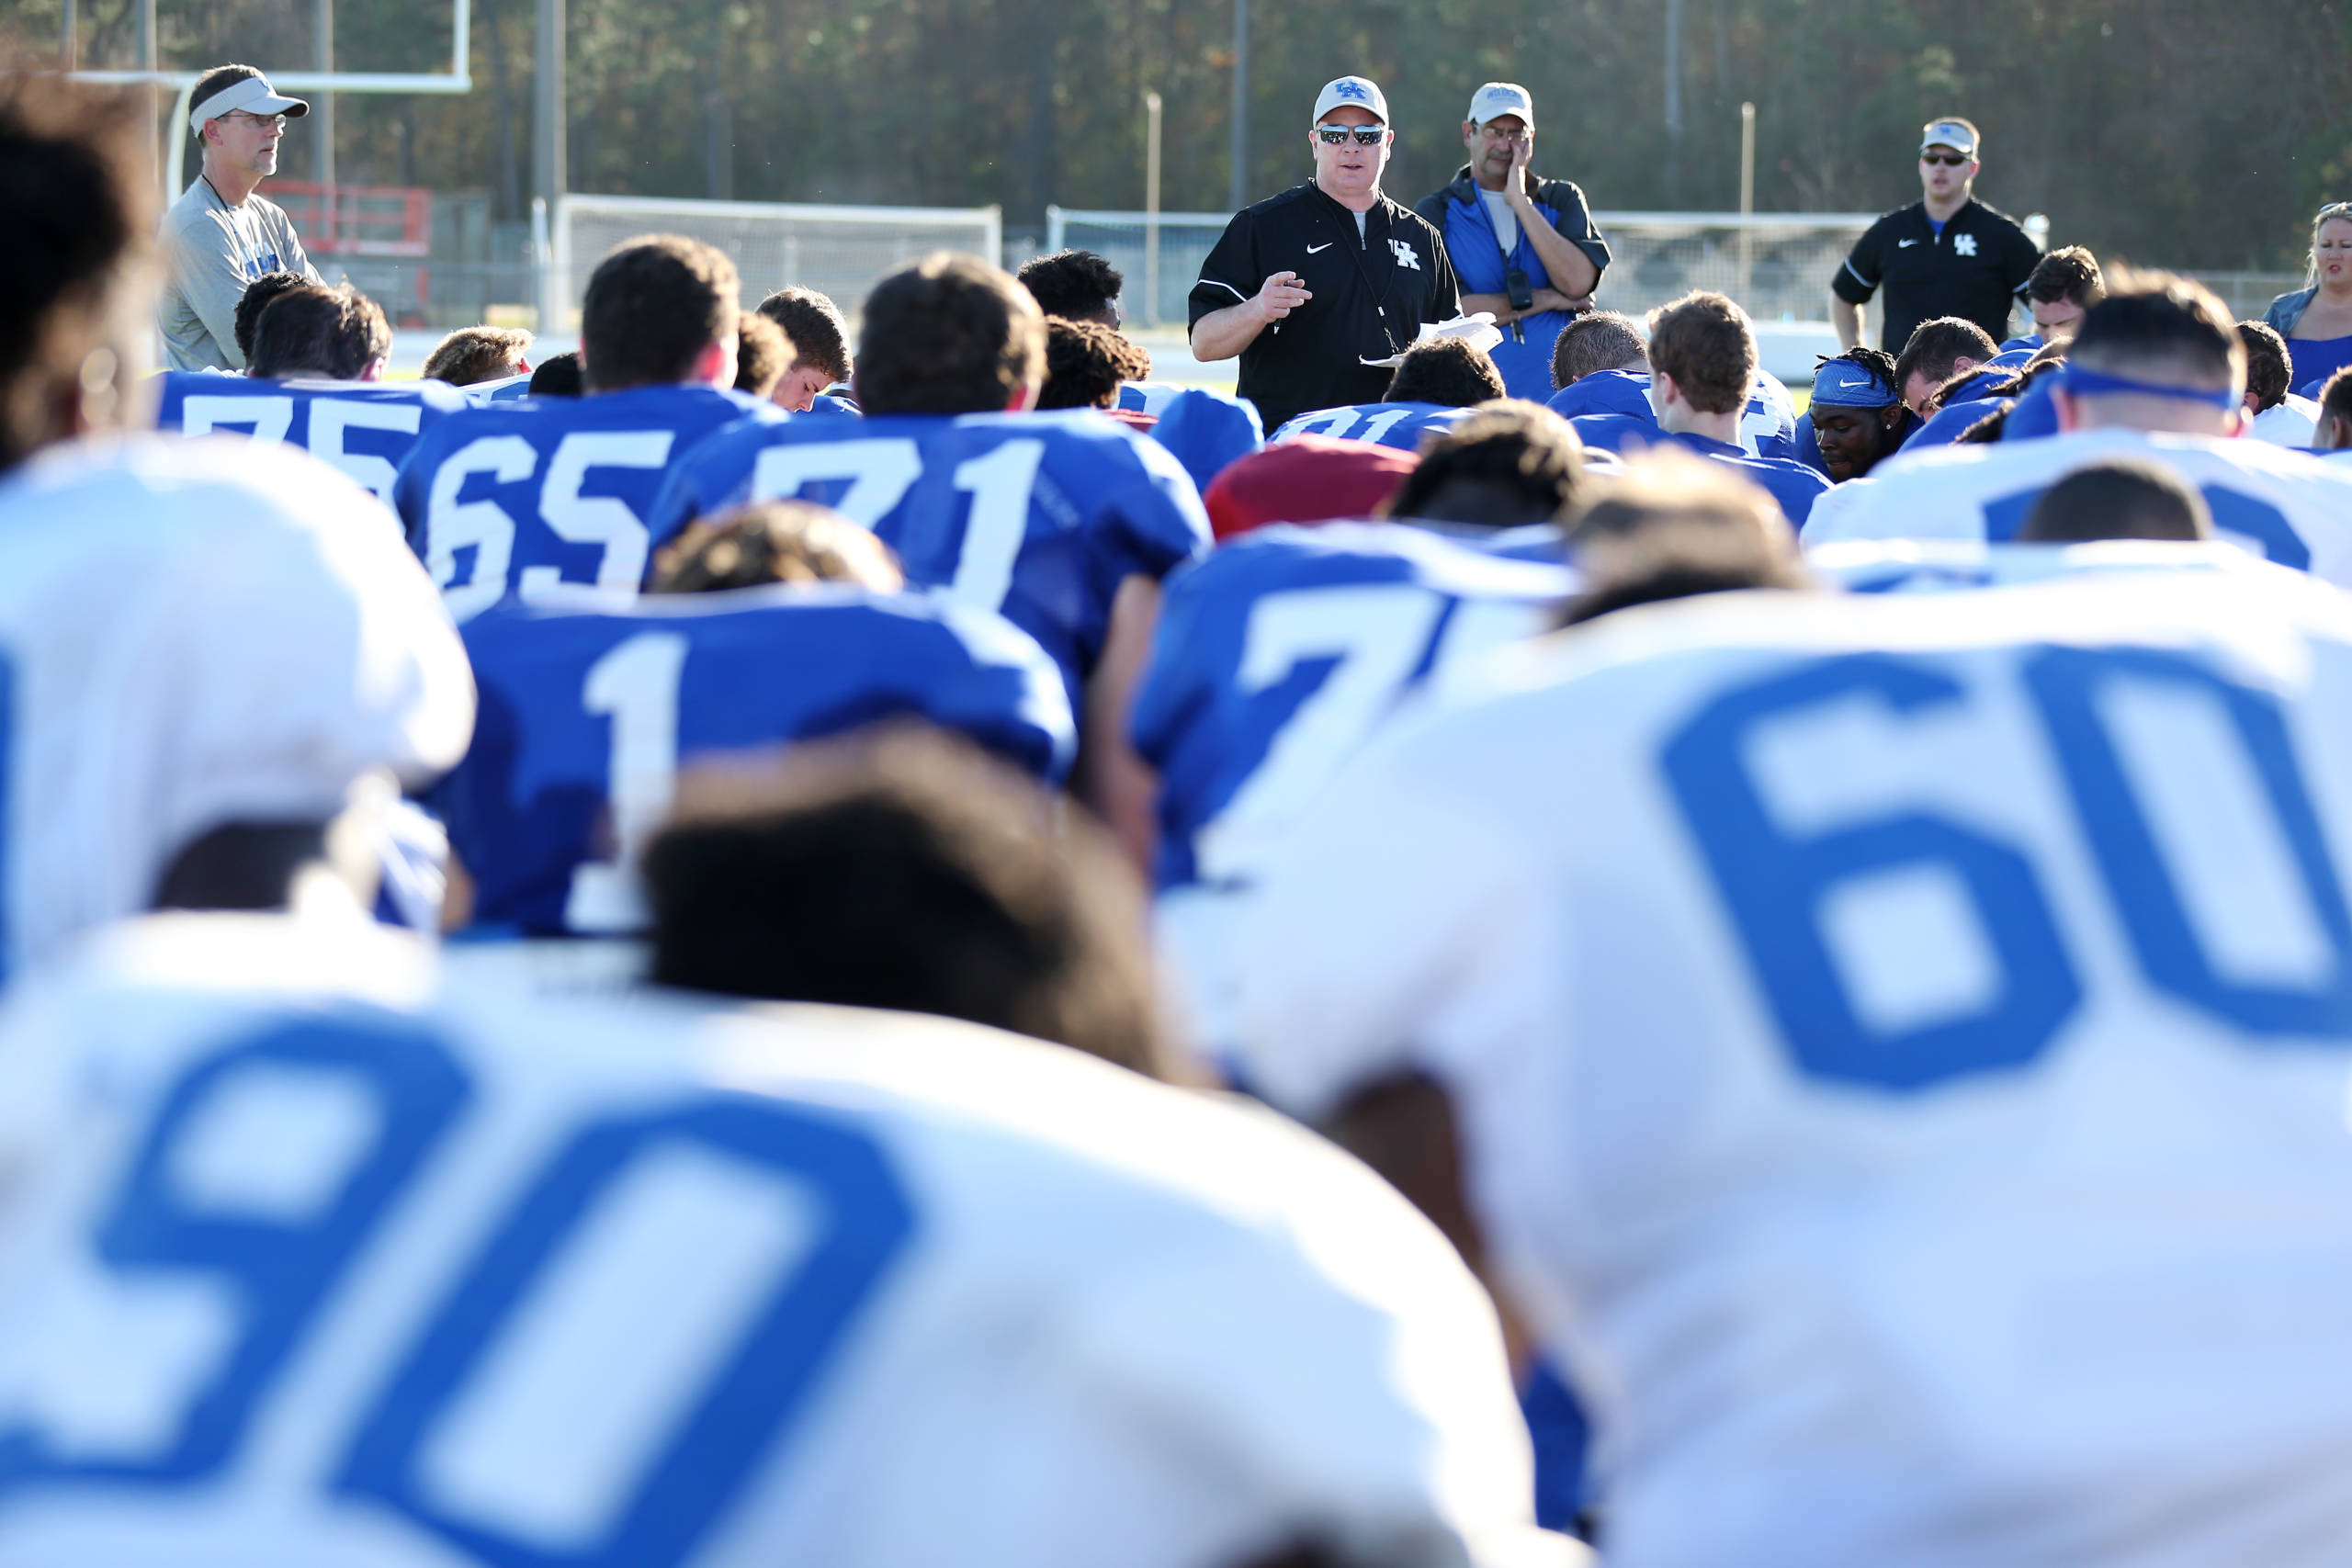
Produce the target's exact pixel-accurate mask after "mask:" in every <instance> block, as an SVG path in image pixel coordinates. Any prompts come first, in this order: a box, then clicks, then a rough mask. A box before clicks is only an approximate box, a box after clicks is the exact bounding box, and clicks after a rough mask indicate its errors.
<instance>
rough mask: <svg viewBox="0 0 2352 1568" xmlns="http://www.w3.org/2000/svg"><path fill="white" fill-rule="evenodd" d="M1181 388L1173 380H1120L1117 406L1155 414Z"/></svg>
mask: <svg viewBox="0 0 2352 1568" xmlns="http://www.w3.org/2000/svg"><path fill="white" fill-rule="evenodd" d="M1183 390H1184V389H1183V388H1182V387H1181V386H1179V385H1177V384H1176V383H1175V382H1173V381H1122V382H1120V383H1119V406H1120V407H1121V408H1123V409H1125V410H1126V411H1127V412H1130V413H1149V414H1156V413H1159V412H1161V411H1162V410H1164V409H1166V408H1167V407H1168V404H1169V401H1170V400H1171V399H1173V398H1175V397H1176V396H1177V395H1178V394H1179V393H1181V392H1182V391H1183Z"/></svg>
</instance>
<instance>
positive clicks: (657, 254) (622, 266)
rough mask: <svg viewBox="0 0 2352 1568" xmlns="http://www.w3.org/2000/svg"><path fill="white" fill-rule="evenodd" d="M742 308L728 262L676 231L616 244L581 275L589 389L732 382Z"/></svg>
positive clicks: (584, 366) (583, 364) (732, 266)
mask: <svg viewBox="0 0 2352 1568" xmlns="http://www.w3.org/2000/svg"><path fill="white" fill-rule="evenodd" d="M742 313H743V307H742V289H741V283H740V282H739V280H738V278H737V276H736V273H735V264H734V263H733V262H731V261H729V259H728V258H727V255H726V254H725V253H724V252H721V251H719V250H717V249H715V248H713V247H712V246H709V245H706V244H704V243H702V242H701V241H699V240H690V239H687V238H685V237H684V236H683V235H679V234H648V235H646V236H644V237H643V238H641V239H636V240H629V241H627V242H625V243H622V244H619V245H616V246H615V247H614V248H613V250H612V251H611V252H609V253H608V254H606V255H605V259H604V260H602V261H600V262H598V263H597V264H596V270H595V271H594V272H593V273H591V274H590V275H589V276H588V289H587V293H586V295H585V296H584V298H583V299H582V303H581V310H580V368H581V374H582V376H583V377H584V378H585V380H586V384H587V389H588V390H589V391H591V392H617V391H622V390H625V389H628V388H630V387H660V386H703V387H731V386H733V385H734V384H735V356H736V350H737V343H736V328H737V324H738V322H739V321H740V319H741V316H742Z"/></svg>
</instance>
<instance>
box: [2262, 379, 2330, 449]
mask: <svg viewBox="0 0 2352 1568" xmlns="http://www.w3.org/2000/svg"><path fill="white" fill-rule="evenodd" d="M2318 427H2319V400H2318V399H2316V398H2307V397H2304V396H2303V395H2302V394H2301V392H2290V393H2288V394H2287V395H2286V397H2285V398H2284V399H2282V400H2279V401H2278V402H2275V403H2273V404H2271V405H2270V406H2269V407H2268V408H2267V409H2264V410H2263V411H2262V412H2260V413H2258V414H2256V415H2255V416H2254V423H2253V424H2252V425H2250V426H2248V427H2247V429H2246V434H2248V435H2251V436H2253V437H2254V438H2255V439H2256V441H2267V442H2269V443H2270V445H2272V446H2310V445H2311V444H2312V431H2314V430H2316V429H2317V428H2318Z"/></svg>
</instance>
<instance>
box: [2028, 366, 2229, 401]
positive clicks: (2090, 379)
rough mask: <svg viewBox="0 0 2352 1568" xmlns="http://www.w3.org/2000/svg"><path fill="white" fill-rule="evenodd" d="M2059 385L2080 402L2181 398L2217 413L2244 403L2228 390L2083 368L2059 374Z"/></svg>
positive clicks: (2071, 368) (2066, 368)
mask: <svg viewBox="0 0 2352 1568" xmlns="http://www.w3.org/2000/svg"><path fill="white" fill-rule="evenodd" d="M2058 385H2059V386H2061V387H2063V388H2064V389H2066V390H2067V391H2069V392H2071V393H2073V394H2074V395H2075V397H2078V398H2097V397H2103V396H2106V395H2108V394H2109V393H2115V392H2128V393H2131V394H2132V395H2134V396H2137V397H2143V398H2178V399H2180V400H2182V401H2183V402H2191V403H2207V404H2210V405H2211V406H2212V407H2214V408H2217V409H2233V408H2237V407H2239V406H2241V405H2242V404H2244V403H2245V398H2244V397H2243V396H2242V395H2240V394H2239V393H2236V392H2233V391H2231V390H2230V389H2228V388H2227V387H2211V388H2206V387H2166V386H2160V385H2158V384H2157V383H2155V382H2153V381H2134V380H2132V379H2131V378H2130V377H2128V376H2109V375H2107V374H2105V373H2103V372H2101V371H2098V370H2089V369H2086V368H2084V367H2082V366H2080V365H2069V366H2067V367H2065V368H2064V370H2061V371H2060V372H2059V373H2058Z"/></svg>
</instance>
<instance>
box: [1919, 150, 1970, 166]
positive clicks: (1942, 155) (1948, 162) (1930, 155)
mask: <svg viewBox="0 0 2352 1568" xmlns="http://www.w3.org/2000/svg"><path fill="white" fill-rule="evenodd" d="M1919 162H1921V163H1922V164H1942V165H1943V166H1944V167H1945V168H1947V169H1957V168H1959V167H1960V166H1961V165H1962V164H1965V163H1967V162H1968V154H1967V153H1965V152H1922V153H1920V154H1919Z"/></svg>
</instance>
